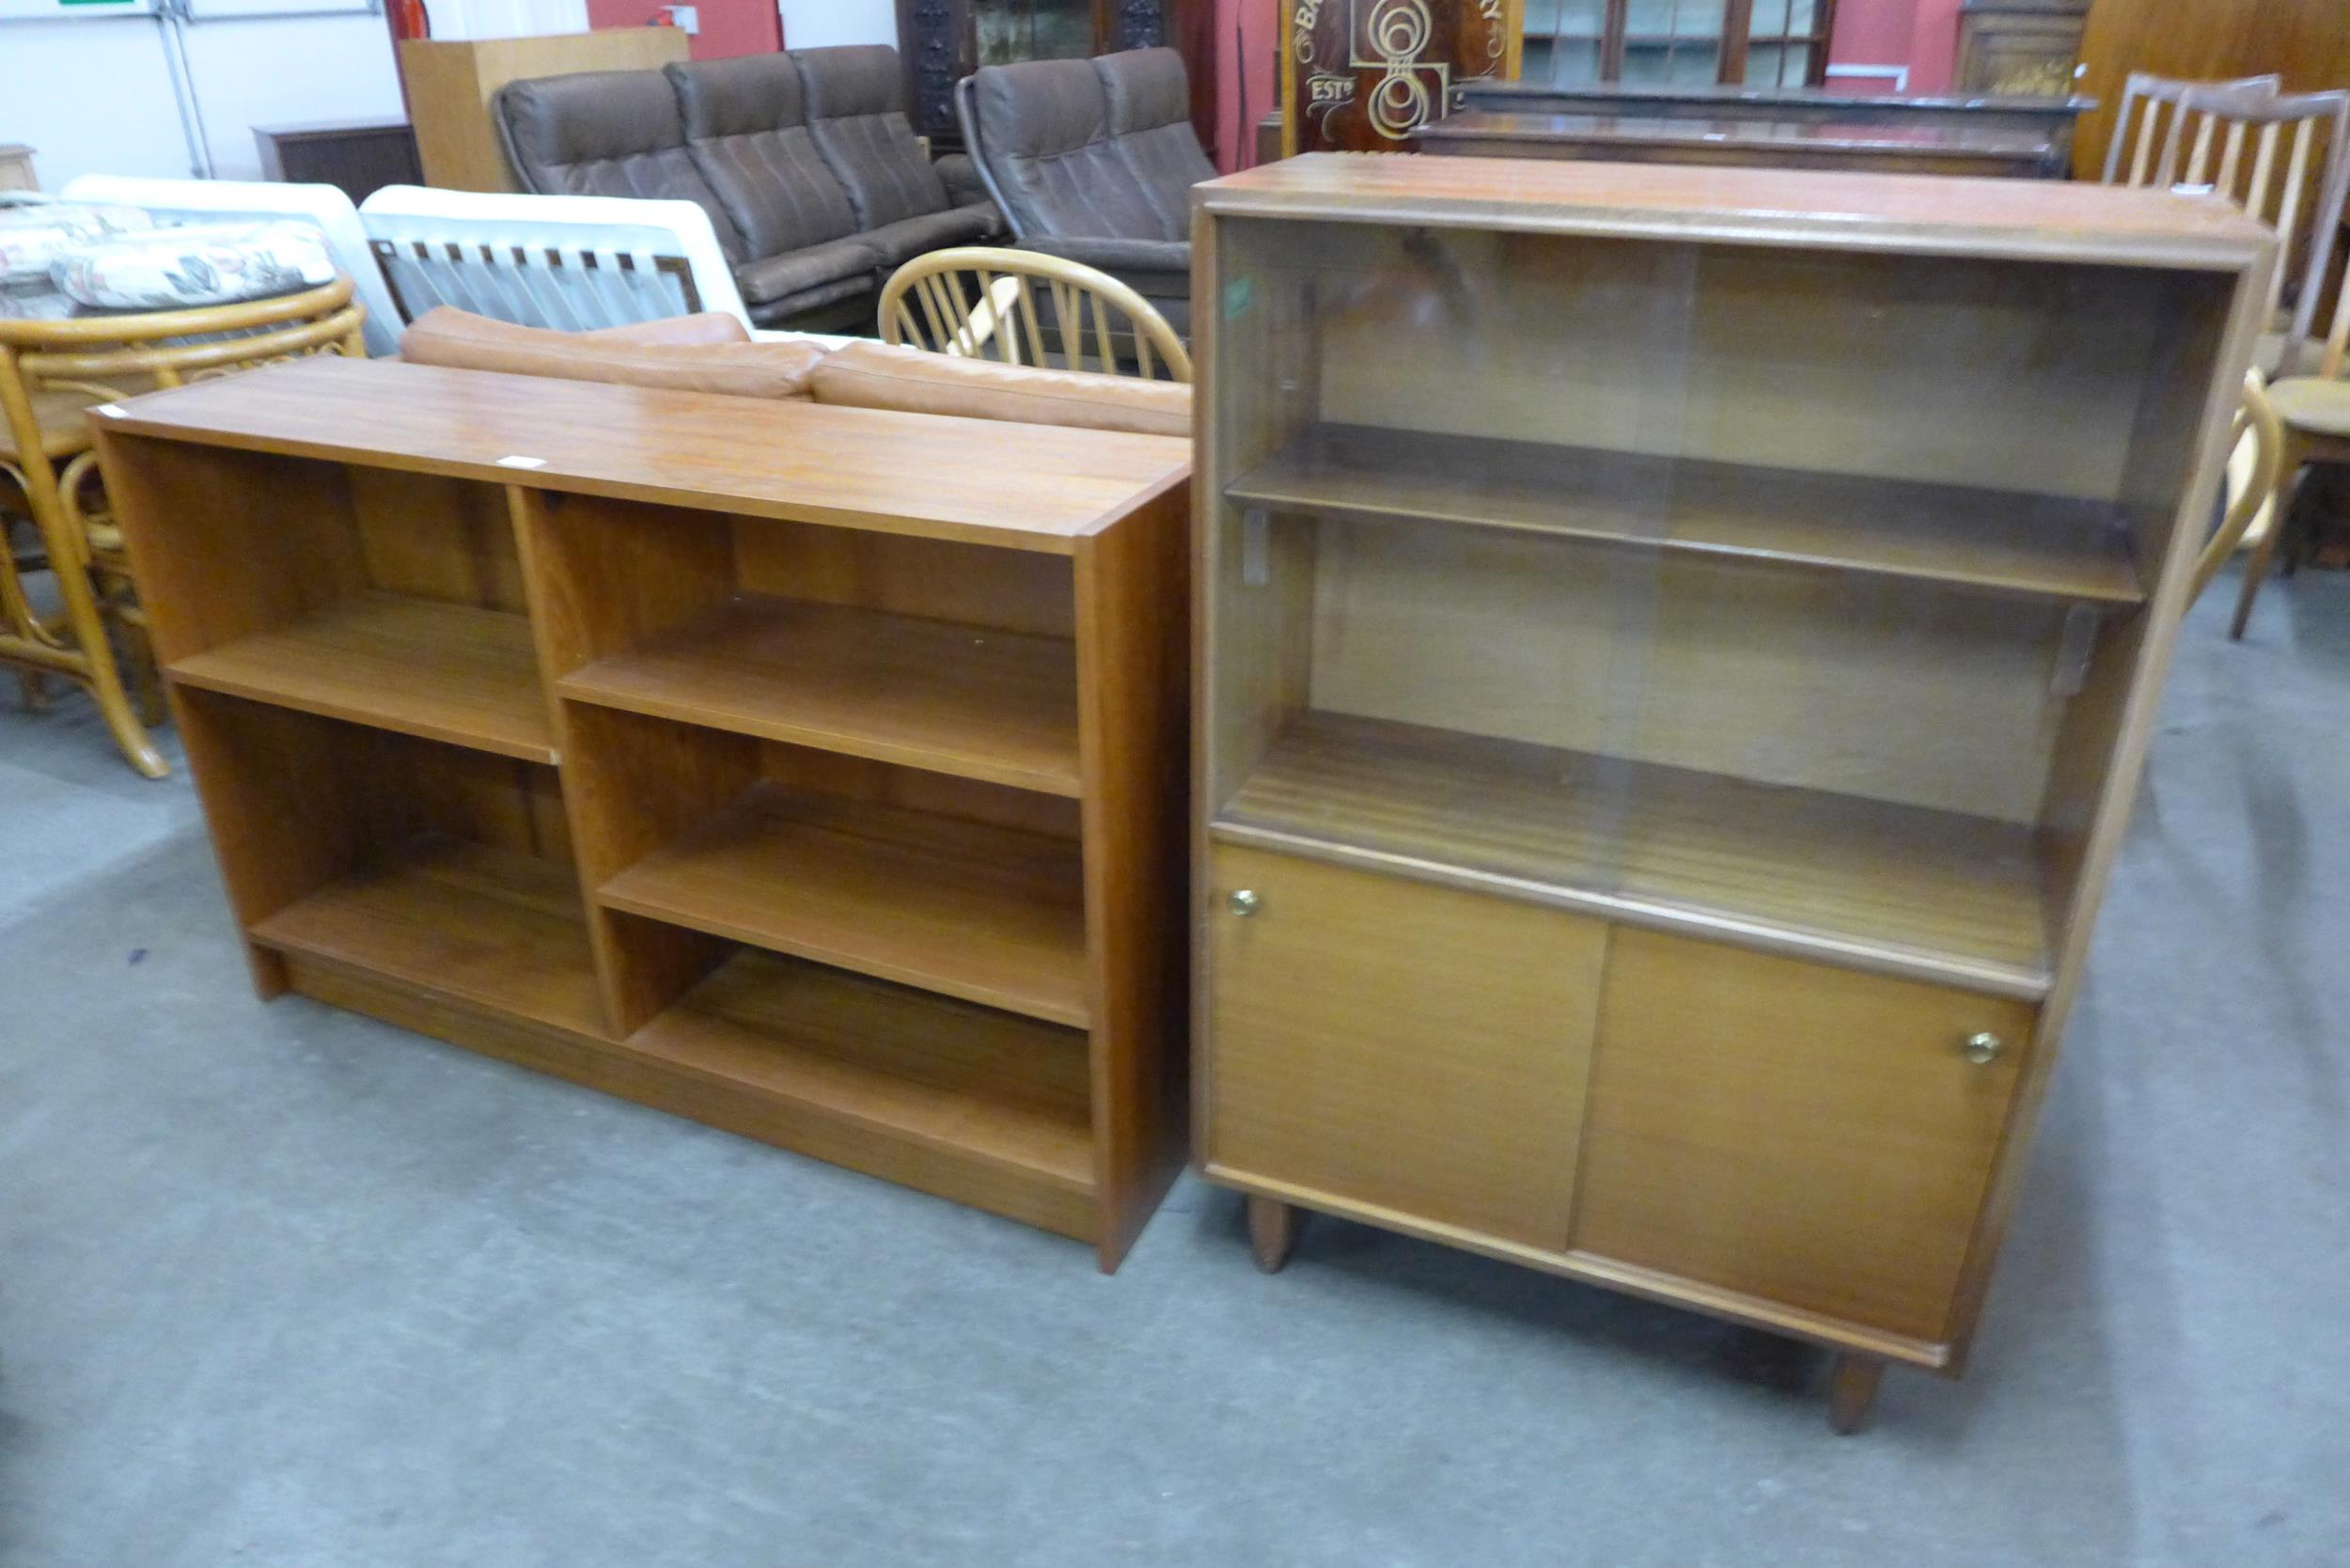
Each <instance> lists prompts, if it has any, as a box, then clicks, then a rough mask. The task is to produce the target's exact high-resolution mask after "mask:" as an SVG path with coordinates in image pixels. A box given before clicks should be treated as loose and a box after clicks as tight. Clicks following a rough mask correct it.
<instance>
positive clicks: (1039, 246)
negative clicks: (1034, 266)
mask: <svg viewBox="0 0 2350 1568" xmlns="http://www.w3.org/2000/svg"><path fill="white" fill-rule="evenodd" d="M1019 248H1020V249H1022V250H1035V251H1042V252H1043V253H1044V254H1045V255H1047V256H1058V257H1062V258H1065V259H1068V260H1071V261H1074V262H1077V263H1078V264H1079V265H1081V266H1087V267H1093V268H1097V269H1099V270H1100V271H1102V272H1105V273H1112V274H1123V273H1187V272H1189V271H1191V242H1190V241H1188V240H1117V239H1111V238H1109V237H1107V236H1104V235H1083V234H1049V235H1046V234H1041V235H1039V236H1037V237H1036V238H1035V239H1033V240H1025V241H1023V242H1021V244H1020V247H1019Z"/></svg>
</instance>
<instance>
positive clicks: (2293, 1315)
mask: <svg viewBox="0 0 2350 1568" xmlns="http://www.w3.org/2000/svg"><path fill="white" fill-rule="evenodd" d="M2233 588H2234V585H2233V581H2223V582H2222V583H2221V584H2220V585H2219V586H2218V588H2217V589H2216V590H2215V591H2214V592H2213V593H2212V594H2211V595H2210V596H2209V597H2208V598H2207V599H2206V601H2205V602H2204V603H2203V604H2201V605H2200V606H2199V607H2198V609H2197V612H2196V615H2195V617H2194V620H2193V622H2192V624H2191V625H2190V628H2189V631H2188V635H2187V637H2186V648H2185V651H2184V653H2183V656H2182V661H2181V666H2180V669H2179V672H2178V677H2177V680H2176V682H2175V683H2174V686H2173V690H2172V694H2171V698H2170V703H2169V706H2168V709H2167V722H2166V723H2165V726H2164V732H2163V735H2162V738H2161V740H2160V743H2159V744H2158V745H2157V747H2156V750H2155V755H2154V771H2153V780H2152V792H2151V794H2150V796H2149V797H2148V799H2147V801H2146V803H2145V804H2144V806H2143V807H2142V808H2141V809H2140V812H2139V818H2138V822H2137V827H2136V832H2135V835H2134V838H2133V839H2132V842H2131V846H2130V851H2129V854H2128V855H2127V857H2126V859H2125V861H2124V863H2123V867H2122V870H2121V873H2120V877H2119V881H2118V884H2117V886H2115V888H2114V891H2113V897H2112V902H2111V904H2110V906H2109V910H2108V913H2107V917H2106V919H2105V922H2104V924H2103V926H2102V928H2101V932H2100V935H2099V939H2098V943H2097V950H2096V957H2095V962H2094V965H2093V973H2092V979H2091V982H2090V986H2089V990H2088V995H2087V998H2086V1001H2085V1003H2084V1005H2083V1006H2082V1007H2081V1009H2080V1010H2079V1012H2078V1015H2077V1017H2076V1022H2075V1024H2074V1026H2073V1029H2072V1035H2071V1039H2070V1043H2069V1050H2068V1055H2067V1058H2066V1059H2065V1062H2064V1065H2063V1067H2062V1069H2061V1072H2060V1080H2059V1082H2058V1084H2057V1086H2056V1090H2055V1092H2054V1094H2053V1096H2052V1100H2051V1104H2050V1105H2049V1108H2048V1115H2047V1118H2046V1121H2045V1124H2044V1130H2043V1137H2042V1142H2041V1147H2040V1152H2039V1157H2038V1161H2037V1166H2036V1168H2035V1170H2034V1173H2033V1176H2034V1179H2033V1181H2032V1182H2031V1184H2029V1188H2028V1190H2027V1194H2026V1197H2025V1200H2024V1203H2023V1207H2022V1212H2021V1215H2020V1216H2019V1218H2018V1220H2017V1223H2016V1226H2015V1230H2014V1232H2013V1238H2012V1240H2011V1243H2010V1246H2009V1247H2008V1251H2007V1255H2006V1259H2005V1262H2004V1265H2003V1267H2002V1270H2001V1274H2000V1278H1999V1280H1998V1285H1997V1287H1996V1288H1995V1290H1994V1292H1993V1294H1992V1299H1991V1305H1990V1311H1989V1315H1988V1318H1987V1320H1986V1322H1985V1324H1984V1326H1983V1330H1982V1339H1981V1342H1980V1347H1979V1350H1978V1354H1977V1358H1976V1365H1975V1368H1974V1370H1973V1372H1971V1374H1970V1375H1969V1377H1968V1379H1967V1381H1966V1382H1964V1383H1961V1384H1946V1383H1943V1382H1941V1381H1939V1380H1936V1379H1933V1378H1930V1377H1926V1376H1922V1375H1915V1374H1905V1373H1900V1372H1897V1373H1895V1374H1894V1375H1893V1376H1891V1377H1890V1378H1888V1382H1887V1387H1886V1392H1885V1397H1884V1400H1883V1403H1882V1404H1881V1405H1880V1408H1879V1418H1878V1422H1877V1425H1876V1427H1875V1428H1874V1430H1873V1431H1872V1433H1871V1434H1869V1435H1866V1436H1864V1437H1860V1438H1853V1439H1836V1438H1832V1437H1831V1436H1829V1435H1828V1434H1827V1432H1826V1430H1825V1425H1824V1422H1823V1419H1822V1407H1821V1404H1820V1402H1819V1399H1818V1397H1817V1395H1816V1392H1815V1391H1814V1390H1813V1388H1812V1387H1811V1386H1812V1385H1813V1383H1814V1380H1815V1379H1816V1376H1817V1374H1818V1371H1819V1364H1818V1357H1817V1356H1815V1355H1814V1354H1813V1353H1811V1352H1810V1351H1807V1350H1803V1349H1800V1348H1797V1347H1794V1346H1790V1345H1787V1344H1784V1343H1782V1342H1780V1341H1773V1340H1771V1339H1769V1338H1767V1337H1764V1336H1761V1335H1756V1334H1751V1333H1747V1332H1744V1331H1740V1330H1735V1329H1731V1328H1728V1327H1724V1326H1721V1325H1715V1324H1712V1323H1710V1322H1708V1321H1706V1320H1703V1319H1700V1318H1698V1317H1694V1316H1691V1315H1688V1314H1684V1313H1680V1312H1675V1311H1671V1310H1668V1309H1660V1308H1653V1307H1648V1306H1644V1305H1641V1304H1638V1303H1634V1302H1628V1301H1623V1300H1620V1299H1616V1298H1613V1297H1610V1296H1608V1295H1606V1294H1602V1293H1600V1292H1596V1291H1591V1290H1586V1289H1583V1288H1580V1287H1577V1286H1575V1285H1571V1284H1567V1283H1564V1282H1561V1281H1559V1280H1555V1279H1550V1278H1543V1277H1542V1276H1538V1275H1535V1274H1531V1273H1528V1272H1524V1271H1521V1270H1518V1269H1514V1268H1511V1267H1507V1266H1505V1265H1502V1264H1499V1263H1493V1262H1484V1261H1482V1260H1480V1259H1476V1258H1471V1257H1466V1256H1464V1255H1461V1254H1458V1253H1454V1252H1450V1251H1447V1250H1444V1249H1442V1248H1438V1247H1431V1246H1425V1245H1421V1244H1419V1243H1416V1242H1409V1241H1405V1240H1402V1239H1400V1238H1397V1237H1394V1236H1389V1235H1386V1234H1384V1233H1381V1232H1378V1231H1371V1230H1366V1229H1362V1228H1358V1227H1355V1226H1350V1225H1344V1224H1340V1223H1337V1222H1333V1221H1327V1220H1324V1221H1321V1222H1318V1223H1317V1224H1315V1225H1314V1226H1313V1227H1311V1228H1310V1229H1309V1230H1308V1233H1307V1238H1306V1241H1305V1243H1304V1246H1303V1247H1302V1248H1301V1249H1300V1253H1299V1256H1298V1258H1297V1260H1296V1262H1293V1264H1292V1266H1291V1268H1290V1270H1289V1272H1288V1273H1286V1274H1284V1275H1282V1276H1281V1277H1279V1278H1261V1277H1260V1276H1259V1275H1258V1274H1257V1273H1256V1272H1255V1271H1254V1270H1253V1269H1252V1268H1251V1266H1250V1264H1249V1261H1248V1252H1247V1247H1246V1244H1245V1242H1244V1240H1243V1236H1242V1230H1241V1220H1240V1206H1239V1202H1238V1200H1236V1199H1235V1198H1233V1197H1232V1196H1231V1195H1230V1194H1227V1193H1222V1192H1218V1191H1214V1190H1212V1189H1209V1188H1206V1187H1204V1186H1202V1185H1200V1184H1197V1183H1193V1182H1186V1183H1185V1184H1183V1185H1182V1186H1180V1187H1178V1188H1177V1190H1176V1192H1175V1193H1174V1195H1173V1197H1172V1198H1171V1200H1169V1201H1168V1203H1167V1207H1166V1208H1165V1209H1164V1210H1163V1211H1162V1212H1161V1213H1160V1215H1159V1216H1158V1218H1157V1220H1156V1221H1155V1222H1154V1223H1153V1224H1152V1227H1151V1229H1150V1231H1148V1233H1147V1234H1146V1235H1145V1236H1144V1238H1143V1240H1142V1243H1141V1245H1140V1247H1137V1248H1136V1252H1135V1254H1134V1256H1133V1258H1132V1260H1131V1261H1130V1262H1128V1263H1127V1265H1126V1267H1125V1269H1124V1270H1123V1272H1121V1273H1120V1275H1118V1276H1117V1277H1116V1278H1102V1277H1100V1276H1099V1275H1097V1274H1096V1273H1095V1272H1094V1270H1093V1268H1092V1264H1091V1260H1090V1257H1089V1254H1088V1253H1087V1252H1086V1250H1085V1249H1083V1248H1081V1247H1077V1246H1075V1245H1074V1244H1072V1243H1068V1242H1064V1241H1059V1240H1056V1239H1055V1238H1053V1237H1050V1236H1046V1235H1042V1234H1041V1233H1038V1232H1036V1231H1029V1230H1026V1229H1024V1228H1023V1227H1020V1226H1018V1225H1014V1224H1011V1223H1009V1222H1006V1221H1001V1220H996V1219H993V1218H990V1217H988V1216H986V1215H979V1214H975V1213H971V1212H969V1211H966V1210H964V1209H960V1208H956V1207H954V1206H952V1205H949V1204H947V1203H943V1202H939V1201H936V1200H932V1199H928V1198H923V1197H920V1196H917V1195H916V1194H913V1193H910V1192H903V1191H900V1190H898V1189H895V1188H892V1187H890V1186H887V1185H885V1184H881V1183H879V1182H874V1181H869V1180H866V1179H864V1178H861V1177H857V1176H853V1175H850V1174H848V1173H846V1172H842V1171H838V1170H835V1169H832V1168H828V1167H825V1166H822V1165H818V1164H815V1163H813V1162H810V1161H807V1160H802V1159H798V1158H795V1157H793V1156H791V1155H789V1154H784V1153H780V1152H776V1151H774V1150H771V1149H768V1148H765V1147H763V1146H761V1145H758V1144H754V1143H749V1142H745V1141H743V1140H740V1139H737V1138H733V1137H727V1136H725V1135H723V1134H719V1133H713V1132H710V1131H707V1130H705V1129H703V1128H700V1127H698V1126H696V1125H693V1124H691V1123H688V1122H685V1121H675V1120H672V1119H670V1118H668V1117H666V1116H662V1115H659V1114H656V1113H654V1112H651V1111H646V1110H641V1109H638V1108H636V1107H635V1106H633V1105H623V1104H620V1103H619V1102H617V1101H612V1100H606V1099H603V1098H601V1097H599V1096H597V1095H595V1094H592V1093H589V1092H587V1090H578V1089H573V1088H572V1087H570V1086H568V1085H565V1084H561V1083H556V1082H554V1081H552V1080H548V1079H544V1078H540V1077H535V1076H533V1075H531V1074H526V1073H524V1072H521V1071H519V1070H516V1069H511V1068H508V1067H505V1066H502V1065H500V1064H498V1063H495V1062H493V1061H489V1060H486V1059H483V1058H478V1057H474V1056H470V1055H468V1054H466V1053H464V1052H462V1051H458V1050H454V1049H451V1048H449V1047H446V1046H444V1045H441V1044H439V1043H434V1042H432V1041H429V1040H423V1039H419V1038H417V1037H415V1036H411V1035H405V1034H402V1033H400V1032H399V1031H397V1030H393V1029H389V1028H385V1027H381V1026H378V1025H376V1024H373V1023H370V1022H368V1021H366V1020H364V1019H360V1018H355V1017H351V1016H347V1015H343V1014H339V1013H337V1012H334V1011H329V1010H327V1009H325V1008H321V1007H318V1006H315V1005H313V1004H311V1003H309V1002H307V1001H305V1000H302V999H300V998H289V999H287V1000H285V1001H283V1002H280V1003H278V1004H276V1005H275V1006H273V1007H267V1008H264V1007H262V1006H260V1005H258V1003H256V1002H255V1001H254V1000H253V998H252V996H250V994H249V993H248V992H247V991H246V989H245V980H244V969H243V964H242V963H241V962H240V961H239V958H238V954H237V950H236V947H235V944H234V943H233V941H232V939H231V935H230V930H229V925H228V920H227V914H226V911H225V908H224V906H223V904H222V901H221V897H220V893H219V890H218V886H217V884H216V883H215V881H214V878H213V873H212V868H211V860H210V859H209V857H208V854H207V851H206V848H205V845H204V841H203V838H202V834H201V830H200V828H199V826H198V824H197V821H196V808H195V802H194V798H193V794H192V792H191V791H190V789H189V787H188V785H187V782H186V780H185V778H184V776H176V777H175V778H174V779H173V780H171V781H170V782H168V783H164V784H149V783H144V782H142V781H140V780H139V779H137V778H135V777H133V776H132V775H131V774H130V772H129V771H128V770H126V769H125V768H123V767H122V766H121V765H120V764H119V763H118V761H116V760H115V759H114V757H113V754H112V752H111V751H110V750H109V748H108V747H107V745H106V744H105V741H104V739H103V737H102V733H101V732H100V731H99V729H97V726H96V725H95V723H94V722H92V721H91V719H90V717H89V714H88V710H87V708H86V705H85V704H82V703H80V702H78V701H69V702H67V703H64V704H61V705H60V707H59V709H58V710H57V711H56V712H55V713H52V714H50V715H47V716H34V715H28V714H24V713H20V712H18V711H16V710H15V709H14V707H13V706H12V704H11V702H10V700H9V699H8V698H5V697H0V997H5V998H6V1014H5V1016H6V1025H5V1035H4V1036H0V1563H6V1564H8V1568H179V1565H182V1564H188V1565H195V1564H202V1565H208V1568H209V1565H214V1564H230V1563H252V1564H261V1565H271V1568H275V1565H281V1564H282V1565H299V1568H341V1565H346V1564H349V1565H354V1568H356V1565H368V1568H377V1565H398V1568H463V1565H470V1564H496V1565H507V1564H519V1565H529V1564H541V1563H544V1564H549V1565H556V1564H559V1565H561V1568H600V1565H604V1564H610V1565H612V1568H664V1565H670V1564H676V1565H680V1568H688V1565H690V1568H714V1565H725V1564H760V1565H772V1564H794V1565H798V1564H807V1565H816V1568H859V1565H865V1564H875V1565H888V1568H908V1565H918V1564H932V1563H936V1564H954V1565H982V1564H983V1565H989V1568H994V1565H999V1564H1002V1565H1022V1568H1026V1565H1030V1564H1036V1565H1043V1564H1062V1563H1066V1564H1073V1565H1083V1568H1100V1565H1102V1564H1107V1563H1120V1562H1134V1563H1141V1564H1152V1565H1161V1564H1166V1565H1182V1564H1201V1565H1212V1568H1249V1565H1255V1564H1277V1565H1288V1564H1314V1565H1320V1564H1328V1565H1332V1568H1368V1565H1390V1564H1393V1565H1404V1564H1432V1565H1444V1568H1451V1565H1469V1564H1474V1565H1477V1568H1507V1565H1515V1564H1528V1565H1541V1568H1559V1565H1577V1564H1592V1565H1608V1568H1642V1565H1655V1568H1707V1565H1714V1564H1720V1565H1726V1568H1727V1565H1737V1568H1758V1565H1762V1568H1776V1565H1793V1568H1836V1565H1840V1564H1869V1565H1872V1568H1875V1565H1888V1564H1900V1565H1904V1568H1974V1565H1989V1564H2018V1565H2031V1568H2049V1565H2062V1568H2100V1565H2105V1564H2131V1565H2138V1564H2145V1565H2164V1568H2169V1565H2177V1568H2222V1565H2225V1568H2238V1565H2245V1568H2303V1565H2306V1568H2342V1565H2343V1564H2345V1563H2350V1356H2346V1355H2345V1347H2346V1346H2350V1024H2345V1021H2344V1019H2345V1011H2344V1008H2343V1006H2342V1000H2341V998H2342V993H2343V987H2344V984H2345V980H2350V973H2345V971H2346V970H2350V580H2346V579H2344V578H2342V577H2338V576H2335V577H2324V576H2321V577H2311V576H2306V575H2305V576H2303V577H2302V578H2300V579H2298V580H2296V581H2294V582H2292V583H2288V584H2284V585H2282V586H2281V587H2279V588H2272V589H2271V590H2270V591H2269V593H2268V594H2267V595H2266V596H2265V598H2264V603H2263V604H2262V606H2261V611H2260V614H2259V616H2258V617H2257V619H2256V624H2255V627H2254V631H2253V634H2252V636H2251V638H2250V640H2248V642H2246V643H2245V644H2244V645H2242V646H2240V647H2230V646H2228V645H2227V644H2226V643H2225V642H2224V641H2223V640H2221V635H2220V633H2221V625H2222V621H2223V619H2224V612H2225V609H2226V602H2227V601H2228V600H2230V599H2232V598H2233Z"/></svg>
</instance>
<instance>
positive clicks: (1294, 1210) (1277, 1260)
mask: <svg viewBox="0 0 2350 1568" xmlns="http://www.w3.org/2000/svg"><path fill="white" fill-rule="evenodd" d="M1305 1215H1306V1212H1305V1211H1304V1210H1303V1209H1300V1208H1299V1207H1298V1206H1297V1205H1296V1204H1294V1203H1284V1202H1282V1201H1281V1200H1279V1199H1277V1198H1260V1197H1258V1196H1257V1195H1256V1194H1255V1193H1253V1192H1252V1193H1250V1194H1249V1195H1248V1249H1249V1250H1250V1251H1251V1252H1253V1253H1254V1254H1255V1255H1256V1259H1257V1266H1258V1267H1259V1268H1260V1269H1261V1270H1263V1271H1264V1272H1265V1273H1267V1274H1278V1273H1280V1272H1281V1265H1282V1264H1283V1263H1286V1262H1289V1261H1290V1250H1291V1248H1293V1247H1295V1246H1296V1245H1297V1228H1298V1226H1299V1224H1300V1223H1302V1222H1303V1220H1304V1219H1305Z"/></svg>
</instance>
